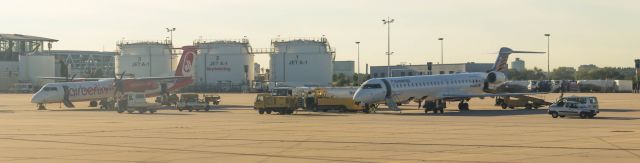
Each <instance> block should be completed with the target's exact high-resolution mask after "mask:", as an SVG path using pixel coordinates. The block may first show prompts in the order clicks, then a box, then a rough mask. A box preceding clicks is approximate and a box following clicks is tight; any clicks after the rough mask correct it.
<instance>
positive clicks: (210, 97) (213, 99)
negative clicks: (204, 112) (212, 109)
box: [204, 95, 221, 105]
mask: <svg viewBox="0 0 640 163" xmlns="http://www.w3.org/2000/svg"><path fill="white" fill-rule="evenodd" d="M204 101H206V102H211V104H213V105H220V101H221V98H220V96H219V95H204Z"/></svg>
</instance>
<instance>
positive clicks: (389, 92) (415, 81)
mask: <svg viewBox="0 0 640 163" xmlns="http://www.w3.org/2000/svg"><path fill="white" fill-rule="evenodd" d="M486 76H487V73H460V74H448V75H427V76H408V77H392V78H376V79H370V80H368V81H366V82H364V83H363V86H362V87H361V88H360V89H358V91H356V93H355V96H354V100H355V101H357V102H363V103H380V102H383V101H384V100H385V98H392V99H393V100H394V101H396V102H398V103H400V102H406V101H407V100H411V99H421V100H427V101H431V100H436V99H442V97H443V95H445V94H482V93H485V92H484V91H483V87H484V85H485V83H484V82H485V78H486Z"/></svg>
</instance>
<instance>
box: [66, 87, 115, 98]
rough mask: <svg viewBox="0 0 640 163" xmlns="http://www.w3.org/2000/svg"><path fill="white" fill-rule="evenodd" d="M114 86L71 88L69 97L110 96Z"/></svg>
mask: <svg viewBox="0 0 640 163" xmlns="http://www.w3.org/2000/svg"><path fill="white" fill-rule="evenodd" d="M113 89H114V88H113V87H112V86H100V85H97V84H96V85H95V86H91V87H83V86H80V87H77V88H69V96H92V95H102V94H108V93H109V92H111V90H113Z"/></svg>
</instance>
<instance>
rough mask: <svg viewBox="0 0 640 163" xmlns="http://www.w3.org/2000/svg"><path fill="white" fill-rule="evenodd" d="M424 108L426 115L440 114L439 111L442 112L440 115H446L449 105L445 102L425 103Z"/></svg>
mask: <svg viewBox="0 0 640 163" xmlns="http://www.w3.org/2000/svg"><path fill="white" fill-rule="evenodd" d="M423 107H424V114H427V113H429V111H433V114H438V111H440V114H444V108H446V107H447V104H446V103H445V102H444V100H436V101H425V104H424V105H423Z"/></svg>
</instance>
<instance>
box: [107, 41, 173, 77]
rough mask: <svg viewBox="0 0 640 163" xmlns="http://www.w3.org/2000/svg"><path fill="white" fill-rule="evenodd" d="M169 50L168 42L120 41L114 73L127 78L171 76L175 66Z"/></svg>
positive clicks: (169, 44) (169, 43)
mask: <svg viewBox="0 0 640 163" xmlns="http://www.w3.org/2000/svg"><path fill="white" fill-rule="evenodd" d="M171 49H172V47H171V42H170V41H168V40H165V41H125V40H123V41H120V42H118V50H119V55H117V56H116V66H115V67H116V70H115V71H116V73H117V74H120V73H122V72H125V75H126V76H129V77H158V76H171V75H173V73H172V72H173V70H174V67H175V66H174V65H176V64H177V63H176V61H175V57H174V55H173V54H172V51H171Z"/></svg>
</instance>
